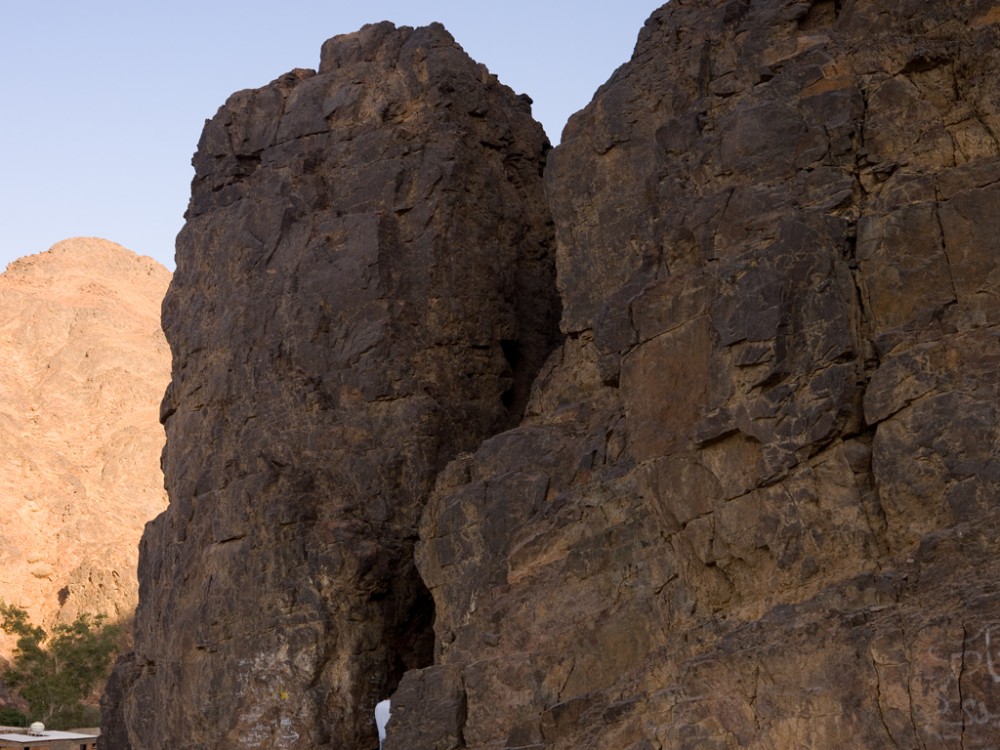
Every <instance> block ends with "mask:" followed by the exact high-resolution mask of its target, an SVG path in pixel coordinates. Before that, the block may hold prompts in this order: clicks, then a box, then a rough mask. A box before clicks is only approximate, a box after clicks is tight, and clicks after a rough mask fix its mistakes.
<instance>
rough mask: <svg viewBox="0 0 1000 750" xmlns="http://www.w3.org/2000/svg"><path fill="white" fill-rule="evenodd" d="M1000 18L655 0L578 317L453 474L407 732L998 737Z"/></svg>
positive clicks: (696, 744) (999, 740) (581, 129)
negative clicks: (432, 634)
mask: <svg viewBox="0 0 1000 750" xmlns="http://www.w3.org/2000/svg"><path fill="white" fill-rule="evenodd" d="M998 23H1000V3H997V2H995V1H985V0H978V1H972V0H967V1H964V2H961V1H960V2H954V3H930V2H898V1H897V0H892V1H889V0H877V1H866V2H853V1H852V0H843V1H841V0H837V1H836V2H835V1H834V0H814V1H813V2H808V1H802V0H795V1H790V0H759V1H758V0H753V2H741V1H740V0H717V1H707V2H706V1H705V0H697V1H696V0H673V1H672V2H670V3H669V4H668V5H665V6H664V7H662V8H661V9H660V10H658V11H657V12H656V13H654V14H653V16H652V17H651V18H650V20H649V21H648V22H647V24H646V26H645V28H644V29H643V31H642V34H641V35H640V38H639V41H638V44H637V47H636V50H635V55H634V57H633V59H632V61H631V62H630V63H629V64H628V65H626V66H624V67H623V68H622V69H620V70H619V71H617V72H616V73H615V75H614V76H613V77H612V79H611V80H610V81H609V82H608V83H607V84H606V85H605V86H604V87H602V88H601V90H600V91H599V92H598V93H597V95H596V97H595V99H594V101H593V102H592V103H591V104H590V105H589V106H588V107H587V108H586V109H585V110H584V111H583V112H581V113H580V114H578V115H577V116H575V117H574V118H573V119H572V120H571V121H570V123H569V125H568V127H567V129H566V131H565V133H564V136H563V142H562V145H561V146H559V147H558V148H557V149H556V150H555V151H554V152H553V154H552V155H551V156H550V159H549V164H548V168H547V173H546V181H547V191H548V197H549V201H550V205H551V207H552V211H553V216H554V220H555V222H556V231H557V238H558V280H559V289H560V291H561V293H562V304H563V310H564V314H563V320H562V326H563V330H564V332H565V333H566V334H567V335H568V340H567V341H566V343H565V344H564V346H563V347H562V348H561V349H560V351H559V352H558V353H557V354H556V355H554V356H553V358H552V360H551V361H550V363H549V364H548V365H547V367H546V369H545V370H544V372H543V373H542V375H541V377H540V378H539V381H538V383H537V384H536V387H535V390H534V395H533V398H532V401H531V404H530V405H529V408H528V413H527V415H526V417H525V419H524V422H523V423H522V425H520V426H519V427H518V428H516V429H515V430H513V431H509V432H506V433H504V434H501V435H499V436H496V437H493V438H491V439H489V440H487V441H486V442H485V443H484V444H483V445H482V446H481V447H480V448H479V449H478V450H477V451H476V453H475V454H474V455H472V456H466V457H462V458H460V459H459V460H457V461H455V462H453V463H452V464H451V465H449V467H448V468H447V469H446V470H445V471H444V472H443V473H442V475H441V476H440V477H439V479H438V483H437V488H436V491H435V494H434V496H433V499H432V501H431V503H430V505H429V506H428V508H427V511H426V512H425V516H424V519H423V523H422V526H421V539H420V542H419V544H418V567H419V569H420V572H421V574H422V576H423V577H424V580H425V581H426V582H427V585H428V586H429V588H430V590H431V591H432V593H433V595H434V599H435V602H436V605H437V620H436V625H435V631H436V640H437V645H436V655H435V665H434V666H433V667H430V668H427V669H424V670H421V671H417V672H413V673H410V674H408V675H407V676H406V677H404V680H403V682H402V684H401V687H400V689H399V691H398V692H397V694H396V695H395V696H394V705H395V706H398V707H399V710H398V711H397V712H396V714H395V716H394V719H393V720H392V721H390V722H389V727H388V738H387V743H386V748H387V750H400V749H402V748H415V747H434V748H441V749H442V750H444V749H446V748H447V749H448V750H457V748H468V749H470V750H471V749H473V748H475V749H476V750H482V749H485V748H491V749H492V748H497V749H499V748H543V747H544V748H567V749H568V748H573V749H574V750H583V749H588V748H603V749H607V750H611V749H614V750H624V749H626V748H632V749H634V750H639V749H640V748H692V749H693V748H741V747H748V748H798V747H816V748H834V747H852V748H887V747H901V748H916V747H920V748H946V747H947V748H958V747H964V748H987V747H996V746H997V745H998V744H1000V698H998V694H997V692H996V689H995V686H996V682H997V680H998V679H1000V676H998V674H997V668H996V664H997V663H998V657H1000V653H998V651H997V645H996V639H995V636H996V635H997V632H998V630H1000V591H998V583H997V581H998V580H1000V557H998V554H997V553H998V548H997V545H996V539H997V536H998V531H1000V528H998V521H1000V515H998V507H997V502H996V501H997V498H998V497H1000V471H998V467H1000V460H998V459H1000V456H998V451H1000V429H998V416H1000V415H998V394H1000V374H998V373H1000V370H998V368H997V364H998V361H1000V360H998V357H1000V339H998V333H1000V331H998V328H997V323H998V320H1000V304H998V296H997V282H998V280H1000V270H998V268H1000V265H998V257H1000V252H998V251H1000V227H998V225H997V222H998V219H997V211H996V208H997V206H998V205H1000V158H998V157H1000V148H998V139H1000V97H998V95H997V92H998V91H1000V78H998V71H1000V45H998V41H1000V27H998ZM441 727H447V729H446V730H442V729H441Z"/></svg>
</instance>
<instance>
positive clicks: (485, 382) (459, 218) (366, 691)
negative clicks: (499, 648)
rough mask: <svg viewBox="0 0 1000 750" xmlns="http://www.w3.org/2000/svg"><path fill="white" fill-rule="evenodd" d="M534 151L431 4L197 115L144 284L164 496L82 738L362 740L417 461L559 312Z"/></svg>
mask: <svg viewBox="0 0 1000 750" xmlns="http://www.w3.org/2000/svg"><path fill="white" fill-rule="evenodd" d="M547 150H548V142H547V140H546V139H545V135H544V133H543V132H542V129H541V127H540V126H539V125H538V124H537V123H535V122H534V120H533V119H532V118H531V115H530V107H529V103H528V102H527V101H526V100H524V99H522V98H519V97H517V96H515V95H514V93H513V92H512V91H510V90H509V89H507V88H506V87H504V86H502V85H500V84H499V83H498V82H497V80H496V78H495V77H493V76H491V75H490V74H489V73H488V71H487V70H486V69H485V68H484V67H482V66H480V65H477V64H476V63H474V62H473V61H472V60H470V59H469V58H468V57H467V56H466V54H465V53H464V52H463V51H462V50H461V48H460V47H458V45H456V44H455V42H454V41H453V40H452V38H451V37H450V36H449V35H448V33H447V32H446V31H445V30H444V29H443V28H442V27H440V26H430V27H426V28H419V29H410V28H400V29H396V28H395V27H394V26H392V25H391V24H388V23H383V24H379V25H374V26H367V27H365V28H364V29H362V30H361V31H360V32H358V33H356V34H351V35H346V36H341V37H335V38H334V39H331V40H330V41H328V42H327V43H326V44H325V45H324V47H323V51H322V58H321V63H320V67H319V70H318V72H313V71H306V70H296V71H293V72H291V73H289V74H287V75H285V76H283V77H281V78H279V79H277V80H276V81H274V82H273V83H271V84H270V85H268V86H265V87H263V88H261V89H257V90H254V91H243V92H239V93H237V94H235V95H233V96H232V97H231V98H230V99H229V101H228V102H227V103H226V104H225V106H223V107H222V108H221V109H220V110H219V112H218V114H217V115H216V116H215V118H214V119H212V120H211V121H210V122H209V123H207V125H206V127H205V130H204V133H203V136H202V139H201V142H200V144H199V147H198V153H197V154H196V156H195V159H194V162H195V168H196V177H195V180H194V183H193V189H192V197H191V202H190V207H189V211H188V216H187V224H186V226H185V227H184V229H183V231H182V232H181V234H180V236H179V238H178V243H177V272H176V274H175V276H174V280H173V283H172V285H171V287H170V291H169V293H168V295H167V298H166V301H165V304H164V328H165V331H166V334H167V338H168V340H169V342H170V346H171V349H172V353H173V358H174V359H173V361H174V367H173V380H172V383H171V385H170V388H169V390H168V392H167V395H166V397H165V398H164V401H163V407H162V412H161V418H162V419H163V420H164V423H165V425H166V430H167V447H166V451H165V454H164V469H165V474H166V483H167V487H168V490H169V494H170V498H171V500H170V507H169V509H168V511H167V512H166V513H165V514H164V515H162V516H161V517H160V518H159V519H157V520H156V522H155V523H153V524H151V525H150V527H149V529H148V531H147V533H146V535H145V536H144V539H143V547H142V552H141V563H140V578H141V605H140V609H139V612H138V614H137V622H136V648H135V653H134V655H133V656H132V657H130V658H129V659H125V660H123V661H122V662H120V664H119V665H118V668H117V672H116V675H115V678H114V679H113V681H112V685H111V688H110V689H109V691H108V693H107V695H106V698H105V700H106V706H107V711H106V719H105V727H104V729H105V733H106V735H105V736H106V739H105V740H104V741H105V743H107V744H106V745H105V746H107V747H111V746H114V747H127V746H128V745H129V744H130V745H131V746H132V747H135V748H143V749H145V748H161V747H162V748H243V747H245V748H251V747H252V748H325V747H329V748H338V749H350V748H356V749H357V750H370V749H371V748H373V747H376V746H377V744H378V740H377V737H376V734H375V724H374V722H373V720H372V710H373V708H374V706H375V704H376V703H377V702H378V701H379V700H381V699H383V698H385V697H387V695H389V693H390V692H391V691H392V690H393V689H394V688H395V686H396V683H397V682H398V681H399V679H400V678H401V676H402V675H403V673H404V672H405V671H406V670H408V669H412V668H416V667H423V666H427V665H429V664H430V663H431V660H432V652H433V634H432V630H431V625H432V621H433V604H432V602H431V599H430V596H429V594H428V592H427V590H426V588H425V587H424V585H423V583H422V582H421V581H420V579H419V577H418V576H417V574H416V570H415V567H414V562H413V559H414V558H413V544H414V541H415V538H416V529H417V524H418V521H419V517H420V513H421V510H422V508H423V506H424V504H425V501H426V498H427V497H428V495H429V493H430V490H431V487H432V484H433V481H434V478H435V476H436V474H437V473H438V472H439V471H440V470H441V469H442V468H443V467H444V465H445V464H446V463H447V462H448V461H449V460H451V459H452V458H454V457H455V456H457V455H458V454H459V453H460V452H462V451H469V450H473V449H475V448H476V447H477V446H478V445H479V443H480V442H481V441H482V440H483V438H485V437H486V436H488V435H490V434H492V433H495V432H497V431H498V430H501V429H503V428H506V427H509V426H512V425H513V424H515V423H516V422H517V420H518V418H519V417H520V414H521V412H522V411H523V409H524V406H525V403H526V401H527V396H528V389H529V386H530V383H531V381H532V379H533V378H534V374H535V372H536V371H537V370H538V368H539V367H540V366H541V364H542V362H543V360H544V358H545V357H546V356H547V355H548V353H549V352H550V351H551V349H552V347H553V346H554V345H555V343H556V337H557V336H558V317H559V309H558V301H557V296H556V294H555V291H554V290H555V285H554V253H553V245H554V241H553V232H552V226H551V219H550V217H549V214H548V211H547V209H546V207H545V201H544V197H543V183H542V177H541V175H542V167H543V164H544V157H545V153H546V151H547ZM153 706H155V707H156V708H155V710H151V708H150V707H153Z"/></svg>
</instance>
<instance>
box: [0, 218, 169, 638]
mask: <svg viewBox="0 0 1000 750" xmlns="http://www.w3.org/2000/svg"><path fill="white" fill-rule="evenodd" d="M169 281H170V273H169V272H168V271H167V270H166V269H165V268H163V267H162V266H161V265H160V264H158V263H156V262H155V261H154V260H152V259H151V258H146V257H141V256H137V255H136V254H135V253H133V252H132V251H130V250H126V249H125V248H124V247H122V246H120V245H116V244H115V243H113V242H108V241H106V240H101V239H97V238H92V237H77V238H75V239H70V240H65V241H63V242H60V243H58V244H56V245H54V246H53V247H52V248H51V249H50V250H48V251H47V252H45V253H40V254H37V255H31V256H27V257H25V258H21V259H20V260H17V261H15V262H14V263H12V264H11V265H10V266H9V267H8V268H7V270H6V271H5V272H4V273H2V274H0V517H2V518H3V523H2V524H0V600H3V601H4V602H5V603H8V604H13V605H17V606H20V607H23V608H24V609H26V610H27V611H28V613H29V615H30V616H31V618H32V620H33V621H34V622H35V623H37V624H40V625H44V626H45V627H49V626H51V625H52V624H54V623H55V622H70V621H72V620H73V619H75V617H76V616H77V615H79V614H83V613H90V614H104V615H107V616H108V617H109V618H110V619H112V620H116V619H127V618H130V617H131V615H132V611H133V609H134V608H135V604H136V600H137V598H138V582H137V580H136V576H135V568H136V562H137V557H138V540H139V537H140V536H141V535H142V529H143V526H144V525H145V523H146V521H148V520H149V519H150V518H152V517H153V516H155V515H156V514H157V513H159V512H160V511H162V510H163V508H164V507H165V506H166V500H167V499H166V493H165V492H164V491H163V475H162V474H161V473H160V470H159V455H160V450H161V448H162V445H163V433H162V431H161V430H160V428H159V427H158V426H157V425H156V422H155V417H156V410H157V403H158V402H159V399H160V396H161V395H162V392H163V388H164V387H165V386H166V384H167V382H168V381H169V377H170V354H169V352H168V350H167V344H166V341H165V340H164V338H163V332H162V331H161V330H160V325H159V315H160V301H161V300H162V299H163V294H164V292H165V291H166V288H167V284H168V283H169ZM15 640H16V639H15V638H13V637H12V636H11V637H9V636H7V635H6V634H4V635H2V636H0V655H2V656H9V655H10V653H11V651H12V650H13V647H14V645H15Z"/></svg>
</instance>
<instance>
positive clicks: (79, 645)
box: [0, 602, 122, 729]
mask: <svg viewBox="0 0 1000 750" xmlns="http://www.w3.org/2000/svg"><path fill="white" fill-rule="evenodd" d="M104 620H105V618H104V616H103V615H98V616H96V617H91V616H90V615H80V616H79V617H77V618H76V620H74V621H73V622H72V623H69V624H67V623H59V624H57V625H55V626H54V627H53V628H52V632H51V633H46V632H45V630H44V629H43V628H40V627H38V626H37V625H34V624H32V623H31V621H30V620H29V619H28V613H27V612H26V611H24V610H23V609H21V608H20V607H15V606H13V605H8V604H4V603H2V602H0V629H3V630H4V631H5V632H7V633H9V634H11V635H16V636H17V647H16V648H15V649H14V654H13V659H12V661H11V664H10V666H9V667H8V668H7V669H6V671H5V672H4V673H3V679H4V682H5V683H7V685H9V686H10V687H11V688H13V689H15V690H16V691H17V692H18V693H19V694H20V696H21V697H22V698H23V699H24V700H25V702H26V703H27V704H28V716H29V718H30V719H31V720H32V721H41V722H43V723H45V725H46V726H48V727H50V728H52V729H60V728H69V727H80V726H92V725H94V724H96V723H97V722H98V720H99V714H98V711H97V709H96V708H95V707H94V706H92V705H87V704H86V700H87V698H88V697H90V696H91V695H92V694H93V692H94V690H95V689H96V687H97V686H98V685H99V684H100V683H101V682H102V681H103V680H104V679H106V678H107V675H108V672H109V670H110V669H111V663H112V660H113V659H114V654H115V651H116V649H117V645H118V642H119V640H120V638H121V636H122V632H121V631H122V628H121V626H119V625H113V624H108V623H105V622H104Z"/></svg>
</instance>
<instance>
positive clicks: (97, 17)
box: [0, 0, 661, 270]
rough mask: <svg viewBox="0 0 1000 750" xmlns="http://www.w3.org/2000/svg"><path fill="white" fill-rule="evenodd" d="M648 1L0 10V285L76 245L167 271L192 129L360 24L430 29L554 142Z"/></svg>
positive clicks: (177, 2)
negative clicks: (141, 258) (98, 246)
mask: <svg viewBox="0 0 1000 750" xmlns="http://www.w3.org/2000/svg"><path fill="white" fill-rule="evenodd" d="M660 4H661V0H618V2H615V3H610V2H606V1H602V2H597V0H579V1H577V2H573V1H572V0H506V1H505V2H502V3H501V2H490V3H482V2H475V1H474V0H464V1H462V0H425V1H424V2H421V1H420V0H410V1H409V2H402V1H401V0H350V1H349V2H348V1H346V0H325V1H324V2H318V1H314V0H285V2H281V3H278V2H274V1H273V0H269V1H268V2H264V1H263V0H243V2H236V1H234V0H221V1H218V2H217V1H214V0H148V1H143V0H87V1H86V2H84V1H83V0H58V1H56V0H0V10H2V13H0V70H2V71H3V75H2V78H0V143H2V144H3V148H4V154H3V169H2V172H0V175H2V176H0V270H2V269H3V268H5V267H6V265H7V264H8V263H9V262H10V261H12V260H14V259H15V258H18V257H21V256H23V255H30V254H33V253H38V252H42V251H43V250H47V249H48V248H49V247H50V246H51V245H53V244H54V243H55V242H57V241H59V240H61V239H65V238H67V237H73V236H79V235H91V236H98V237H104V238H106V239H109V240H113V241H115V242H119V243H121V244H122V245H125V246H126V247H128V248H130V249H132V250H135V251H136V252H139V253H143V254H145V255H151V256H153V257H154V258H156V259H157V260H159V261H160V262H161V263H163V264H164V265H166V266H167V267H168V268H171V269H173V245H174V237H175V236H176V234H177V232H178V231H179V230H180V227H181V224H182V223H183V218H182V215H183V213H184V209H185V206H186V204H187V198H188V191H189V187H190V181H191V177H192V174H193V171H192V169H191V155H192V153H193V152H194V149H195V147H196V145H197V142H198V137H199V135H200V133H201V128H202V125H203V124H204V121H205V119H206V118H209V117H211V116H212V115H213V114H214V113H215V111H216V110H217V109H218V107H219V106H220V105H221V104H222V103H223V102H224V101H225V100H226V98H227V97H228V96H229V94H231V93H232V92H234V91H237V90H239V89H244V88H252V87H257V86H261V85H264V84H266V83H267V82H269V81H271V80H273V79H274V78H277V77H278V76H279V75H281V74H282V73H284V72H286V71H288V70H291V69H292V68H297V67H299V68H315V67H316V66H317V65H318V64H319V49H320V45H321V44H322V42H323V41H324V40H325V39H327V38H329V37H331V36H334V35H335V34H341V33H346V32H350V31H354V30H356V29H358V28H360V27H361V26H362V25H364V24H365V23H369V22H374V21H381V20H386V19H388V20H390V21H393V22H395V23H396V24H397V25H408V26H415V25H423V24H426V23H429V22H431V21H441V22H442V23H443V24H444V25H445V26H446V27H447V28H448V30H449V31H450V32H451V33H452V35H453V36H454V37H455V39H456V40H457V41H458V43H459V44H461V45H462V46H463V47H464V48H465V50H466V51H467V52H468V53H469V54H470V55H471V56H472V57H473V58H474V59H476V60H478V61H479V62H482V63H485V64H486V66H487V67H488V68H489V69H490V71H492V72H493V73H495V74H497V76H499V78H500V80H501V81H503V82H504V83H506V84H507V85H508V86H510V87H511V88H513V89H514V90H515V91H517V92H518V93H527V94H529V95H530V96H531V97H532V99H534V102H535V104H534V108H533V109H534V113H535V117H536V119H538V120H539V121H541V123H542V124H543V125H544V126H545V130H546V132H547V133H548V135H549V138H550V139H551V140H552V141H553V142H554V143H555V142H558V140H559V134H560V132H561V131H562V127H563V125H564V124H565V122H566V120H567V119H568V117H569V116H570V115H571V114H572V113H573V112H575V111H577V110H579V109H581V108H582V107H584V106H585V105H586V104H587V102H589V101H590V98H591V96H592V95H593V93H594V91H595V90H596V89H597V87H598V86H600V85H601V84H602V83H604V81H606V80H607V79H608V77H609V76H610V75H611V73H612V72H613V71H614V69H615V68H617V67H618V66H619V65H621V64H622V63H624V62H626V61H627V60H628V59H629V57H630V56H631V54H632V48H633V46H634V45H635V40H636V36H637V35H638V33H639V30H640V29H641V28H642V25H643V23H644V22H645V20H646V18H647V17H648V16H649V15H650V13H652V11H653V10H654V9H655V8H656V7H658V6H659V5H660Z"/></svg>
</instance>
